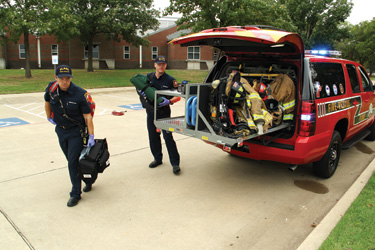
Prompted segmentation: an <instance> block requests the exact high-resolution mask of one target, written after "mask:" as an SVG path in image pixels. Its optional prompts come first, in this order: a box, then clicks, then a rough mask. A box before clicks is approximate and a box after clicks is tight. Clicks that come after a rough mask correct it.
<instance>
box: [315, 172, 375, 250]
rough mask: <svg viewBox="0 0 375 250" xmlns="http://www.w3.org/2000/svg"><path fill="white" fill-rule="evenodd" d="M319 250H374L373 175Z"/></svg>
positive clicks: (374, 198) (374, 189)
mask: <svg viewBox="0 0 375 250" xmlns="http://www.w3.org/2000/svg"><path fill="white" fill-rule="evenodd" d="M319 249H321V250H344V249H352V250H356V249H358V250H365V249H366V250H371V249H372V250H374V249H375V175H374V174H373V175H372V177H371V178H370V180H369V182H368V183H367V185H366V186H365V188H364V189H363V190H362V192H361V194H360V195H359V196H358V197H357V199H356V200H355V201H354V202H353V203H352V205H351V206H350V208H349V209H348V211H347V212H346V213H345V215H344V216H343V217H342V219H341V220H340V222H339V223H338V224H337V226H336V227H335V229H334V230H333V231H332V232H331V234H330V236H329V237H328V238H327V239H326V240H325V241H324V243H323V244H322V246H321V247H320V248H319Z"/></svg>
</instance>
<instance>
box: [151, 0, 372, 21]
mask: <svg viewBox="0 0 375 250" xmlns="http://www.w3.org/2000/svg"><path fill="white" fill-rule="evenodd" d="M352 2H353V3H354V6H353V9H352V12H351V13H350V16H349V18H348V19H347V21H349V22H350V23H352V24H358V23H360V22H362V21H366V20H368V21H371V20H372V18H373V17H375V1H374V0H352ZM154 6H155V8H156V9H159V8H160V9H164V8H166V7H168V6H169V0H154Z"/></svg>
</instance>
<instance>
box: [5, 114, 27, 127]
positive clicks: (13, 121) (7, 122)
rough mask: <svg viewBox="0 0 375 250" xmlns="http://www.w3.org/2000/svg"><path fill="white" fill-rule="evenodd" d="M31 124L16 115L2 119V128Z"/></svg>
mask: <svg viewBox="0 0 375 250" xmlns="http://www.w3.org/2000/svg"><path fill="white" fill-rule="evenodd" d="M24 124H29V123H28V122H26V121H24V120H21V119H19V118H16V117H12V118H4V119H0V128H4V127H10V126H17V125H24Z"/></svg>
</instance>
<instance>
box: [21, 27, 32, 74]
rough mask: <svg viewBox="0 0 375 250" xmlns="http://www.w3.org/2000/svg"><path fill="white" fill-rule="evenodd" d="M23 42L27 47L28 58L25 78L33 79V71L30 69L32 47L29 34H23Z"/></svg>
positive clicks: (26, 55)
mask: <svg viewBox="0 0 375 250" xmlns="http://www.w3.org/2000/svg"><path fill="white" fill-rule="evenodd" d="M23 41H24V45H25V57H26V62H25V63H26V65H25V77H26V78H31V69H30V45H29V32H28V31H25V32H23Z"/></svg>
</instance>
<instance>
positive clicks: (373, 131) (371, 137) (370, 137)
mask: <svg viewBox="0 0 375 250" xmlns="http://www.w3.org/2000/svg"><path fill="white" fill-rule="evenodd" d="M369 130H370V131H371V133H370V134H369V135H368V136H367V137H366V140H368V141H375V121H374V122H373V123H372V124H371V126H370V127H369Z"/></svg>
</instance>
